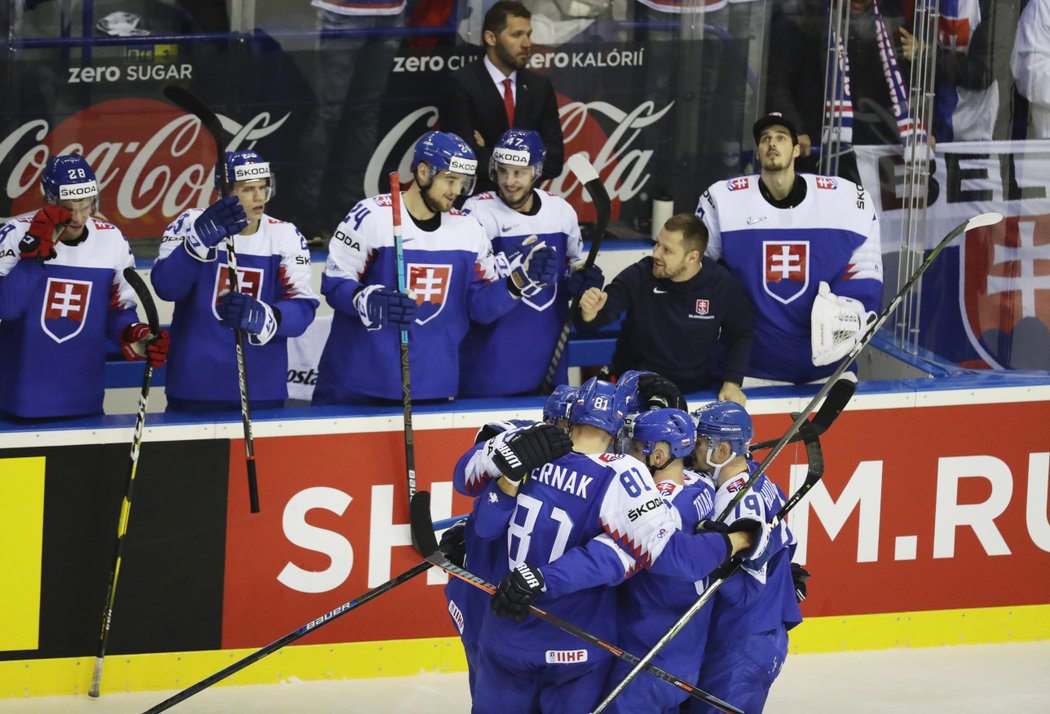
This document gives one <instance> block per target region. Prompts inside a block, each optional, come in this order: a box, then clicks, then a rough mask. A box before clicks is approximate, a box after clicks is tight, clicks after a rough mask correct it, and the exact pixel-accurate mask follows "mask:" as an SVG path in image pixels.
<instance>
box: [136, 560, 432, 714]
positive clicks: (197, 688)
mask: <svg viewBox="0 0 1050 714" xmlns="http://www.w3.org/2000/svg"><path fill="white" fill-rule="evenodd" d="M431 567H433V564H432V563H430V562H429V561H426V560H424V561H423V562H422V563H419V564H417V565H413V566H412V567H411V568H409V569H408V570H406V571H405V572H403V573H401V574H400V575H395V576H394V577H393V578H391V579H390V580H387V581H386V582H385V583H383V584H382V585H377V586H376V587H374V588H372V589H371V590H369V591H368V592H366V593H365V594H363V595H361V596H359V597H356V598H354V599H353V600H350V601H349V602H344V603H343V604H342V605H340V606H339V607H337V608H335V609H334V610H332V611H330V612H327V613H325V614H324V615H321V616H320V617H318V618H316V619H313V620H311V621H310V622H308V623H306V624H305V625H303V626H302V627H300V628H299V629H298V630H293V631H292V632H289V633H288V634H287V635H285V636H284V637H281V638H279V639H276V640H274V641H273V642H271V643H270V644H268V645H266V646H265V647H262V648H261V649H258V650H256V651H255V652H252V653H251V654H250V655H247V656H246V657H242V658H241V659H239V660H237V661H236V662H234V663H233V664H231V665H230V666H228V667H224V668H223V669H220V670H219V671H218V672H216V673H215V674H213V675H211V676H208V677H205V678H204V679H202V680H201V681H199V682H197V683H196V684H194V685H192V686H190V687H187V688H186V689H183V690H182V691H181V692H178V693H177V694H173V695H172V696H170V697H168V698H167V699H165V700H164V701H163V702H161V703H160V704H157V705H155V706H152V707H150V708H149V709H147V710H146V712H145V714H154V712H162V711H165V710H167V709H170V708H171V707H173V706H175V705H176V704H178V703H179V702H182V701H185V700H186V699H189V698H190V697H192V696H193V695H194V694H197V693H198V692H201V691H203V690H205V689H207V688H208V687H210V686H211V685H213V684H215V683H216V682H221V681H222V680H224V679H226V678H227V677H229V676H230V675H231V674H235V673H236V672H240V671H241V670H242V669H244V668H245V667H247V666H248V665H250V664H254V663H256V662H258V661H259V660H261V659H262V658H263V657H266V656H267V655H271V654H273V653H274V652H276V651H277V650H279V649H281V648H282V647H284V646H286V645H290V644H291V643H293V642H295V641H296V640H298V639H299V638H300V637H303V636H305V635H308V634H310V633H311V632H314V631H316V630H319V629H320V628H322V627H324V626H325V625H327V624H328V623H329V622H332V621H333V620H335V619H336V618H337V617H342V616H343V615H345V614H346V613H348V612H350V611H351V610H355V609H357V608H359V607H361V606H362V605H364V604H365V603H366V602H368V601H369V600H374V599H375V598H377V597H379V596H380V595H382V594H383V593H385V592H387V591H389V590H393V589H394V588H396V587H397V586H398V585H401V584H402V583H407V582H408V581H409V580H411V579H412V578H414V577H416V576H417V575H419V574H420V573H425V572H426V571H427V570H430V568H431Z"/></svg>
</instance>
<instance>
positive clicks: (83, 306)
mask: <svg viewBox="0 0 1050 714" xmlns="http://www.w3.org/2000/svg"><path fill="white" fill-rule="evenodd" d="M90 299H91V282H90V281H87V280H64V279H62V278H48V279H47V288H46V289H45V291H44V304H43V305H42V307H41V310H40V327H42V328H43V330H44V332H45V333H46V334H47V336H48V337H50V338H51V339H52V340H54V341H55V342H58V343H59V344H61V343H63V342H65V341H66V340H71V339H73V338H74V337H76V336H77V335H78V334H80V331H81V330H82V329H84V322H85V321H86V319H87V311H88V301H89V300H90Z"/></svg>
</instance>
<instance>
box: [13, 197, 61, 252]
mask: <svg viewBox="0 0 1050 714" xmlns="http://www.w3.org/2000/svg"><path fill="white" fill-rule="evenodd" d="M71 220H73V214H72V213H70V212H69V210H68V209H66V208H62V207H61V206H44V207H43V208H41V209H40V210H39V211H37V212H36V214H34V215H33V222H32V223H30V224H29V231H28V232H27V233H26V235H25V237H24V238H23V239H22V240H21V241H20V242H19V244H18V255H19V257H21V258H29V259H36V260H38V261H40V262H41V263H43V262H44V261H47V260H52V259H54V257H55V256H56V255H58V253H56V252H55V240H56V239H57V238H58V234H59V233H61V231H62V229H63V228H65V226H66V224H67V223H69V222H70V221H71Z"/></svg>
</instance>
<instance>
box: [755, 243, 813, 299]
mask: <svg viewBox="0 0 1050 714" xmlns="http://www.w3.org/2000/svg"><path fill="white" fill-rule="evenodd" d="M762 262H763V270H762V272H763V274H764V276H765V280H763V281H762V287H763V289H765V291H766V293H768V294H769V295H770V296H771V297H773V298H774V299H775V300H777V301H778V302H782V303H784V304H785V305H786V304H788V303H789V302H791V301H793V300H795V299H796V298H798V297H799V296H800V295H802V294H804V293H805V292H806V288H808V287H809V242H808V241H804V240H784V241H763V242H762Z"/></svg>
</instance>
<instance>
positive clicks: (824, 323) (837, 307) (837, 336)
mask: <svg viewBox="0 0 1050 714" xmlns="http://www.w3.org/2000/svg"><path fill="white" fill-rule="evenodd" d="M874 317H875V313H873V312H868V311H867V310H865V309H864V305H863V304H862V303H861V302H860V300H856V299H854V298H850V297H845V296H843V295H836V294H835V293H833V292H831V286H830V285H828V284H827V283H826V282H824V281H823V280H822V281H820V287H819V288H818V290H817V297H816V299H815V300H814V301H813V310H812V312H811V313H810V340H811V347H812V352H813V364H814V366H817V367H822V366H824V365H827V364H834V363H835V362H838V361H839V360H840V359H842V358H843V357H845V356H846V355H847V354H849V352H850V350H852V349H853V348H854V347H855V346H856V344H857V342H858V341H859V340H860V338H861V336H862V335H863V334H864V331H865V329H866V328H867V326H868V324H869V323H870V322H871V320H872V319H874Z"/></svg>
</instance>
